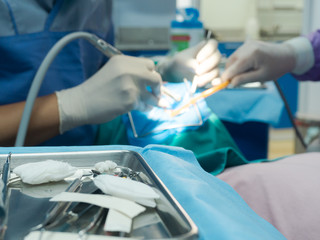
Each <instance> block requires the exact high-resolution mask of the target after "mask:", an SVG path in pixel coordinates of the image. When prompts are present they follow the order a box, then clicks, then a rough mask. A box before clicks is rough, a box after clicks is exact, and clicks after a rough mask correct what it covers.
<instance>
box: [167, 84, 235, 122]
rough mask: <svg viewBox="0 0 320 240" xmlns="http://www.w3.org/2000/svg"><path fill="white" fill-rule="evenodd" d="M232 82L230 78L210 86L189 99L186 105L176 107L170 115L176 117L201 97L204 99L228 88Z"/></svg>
mask: <svg viewBox="0 0 320 240" xmlns="http://www.w3.org/2000/svg"><path fill="white" fill-rule="evenodd" d="M229 83H230V80H228V81H225V82H223V83H221V84H219V85H217V86H214V87H212V88H209V89H207V90H205V91H203V92H202V93H200V94H199V95H197V96H196V97H193V98H191V99H190V100H189V102H188V103H186V104H185V105H183V106H181V107H179V108H177V109H175V110H172V111H171V113H170V116H171V117H175V116H177V115H178V114H180V113H181V112H182V111H183V110H185V109H186V108H188V107H190V106H191V105H194V104H196V103H197V101H199V100H200V99H204V98H206V97H209V96H211V95H212V94H214V93H216V92H218V91H220V90H222V89H224V88H226V87H227V86H228V85H229Z"/></svg>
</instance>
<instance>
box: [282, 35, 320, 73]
mask: <svg viewBox="0 0 320 240" xmlns="http://www.w3.org/2000/svg"><path fill="white" fill-rule="evenodd" d="M284 44H288V45H290V46H291V47H292V48H293V50H294V52H295V55H296V66H295V68H294V69H293V71H292V73H294V74H297V75H301V74H304V73H306V72H307V71H308V70H310V69H311V68H312V66H313V65H314V61H315V58H314V53H313V48H312V45H311V43H310V41H309V40H308V39H307V38H305V37H297V38H293V39H290V40H288V41H285V42H284Z"/></svg>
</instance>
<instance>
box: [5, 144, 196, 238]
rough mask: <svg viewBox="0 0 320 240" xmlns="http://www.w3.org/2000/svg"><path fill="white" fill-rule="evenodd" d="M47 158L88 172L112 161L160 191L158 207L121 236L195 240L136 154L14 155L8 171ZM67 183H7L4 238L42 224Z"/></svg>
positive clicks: (172, 201)
mask: <svg viewBox="0 0 320 240" xmlns="http://www.w3.org/2000/svg"><path fill="white" fill-rule="evenodd" d="M6 158H7V155H4V154H2V155H0V162H1V163H4V162H5V160H6ZM47 159H52V160H58V161H64V162H68V163H70V164H71V165H72V166H75V167H78V168H88V169H92V168H93V166H94V164H95V163H97V162H101V161H105V160H112V161H114V162H116V163H117V164H118V165H120V166H124V167H128V168H130V169H132V170H133V171H135V172H141V173H142V174H143V176H144V177H143V179H144V181H145V182H148V183H149V185H151V186H153V187H155V188H156V189H158V190H159V192H160V198H159V199H157V207H156V208H154V209H152V208H148V209H147V211H146V212H145V213H143V214H140V215H138V216H137V217H135V218H134V219H133V224H132V231H131V233H130V234H126V235H124V237H127V238H138V239H170V240H171V239H172V240H173V239H177V240H178V239H179V240H189V239H190V240H191V239H198V229H197V227H196V226H195V224H194V223H193V222H192V220H191V219H190V217H189V216H188V215H187V214H186V212H185V211H184V210H183V208H182V207H181V206H180V204H179V203H178V202H177V201H176V200H175V198H174V197H173V196H172V194H171V193H170V192H169V191H168V189H167V188H166V187H165V185H164V184H163V183H162V182H161V180H160V179H159V178H158V177H157V175H156V174H155V173H154V172H153V170H152V169H151V168H150V166H149V165H148V164H147V163H146V161H145V160H144V159H143V158H142V156H141V155H140V154H138V153H137V152H134V151H127V150H115V151H109V150H108V151H83V152H53V153H25V154H15V153H14V152H13V153H12V156H11V169H13V168H15V167H17V166H19V165H22V164H24V163H30V162H37V161H43V160H47ZM70 181H72V179H70ZM70 181H69V182H68V181H60V182H57V183H48V184H41V185H28V184H24V183H22V182H19V183H15V184H10V185H9V188H8V191H9V193H8V218H7V230H6V234H5V237H4V239H14V240H17V239H23V238H24V236H26V235H27V234H28V232H29V231H30V229H31V228H32V227H33V226H36V225H37V224H39V223H41V222H42V221H43V219H44V216H45V213H46V211H47V210H48V208H49V207H50V204H51V202H49V198H50V197H52V196H54V195H56V194H57V193H60V192H62V191H64V190H65V189H66V187H67V186H68V185H69V184H70ZM107 238H108V237H106V239H107Z"/></svg>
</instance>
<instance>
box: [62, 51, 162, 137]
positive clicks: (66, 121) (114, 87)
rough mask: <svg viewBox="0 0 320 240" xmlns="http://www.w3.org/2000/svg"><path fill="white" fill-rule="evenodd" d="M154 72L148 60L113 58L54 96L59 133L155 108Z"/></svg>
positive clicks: (157, 88)
mask: <svg viewBox="0 0 320 240" xmlns="http://www.w3.org/2000/svg"><path fill="white" fill-rule="evenodd" d="M154 69H155V66H154V63H153V61H151V60H149V59H144V58H136V57H130V56H124V55H119V56H114V57H112V58H111V59H110V60H109V61H108V62H107V63H106V64H105V65H104V66H103V67H102V68H101V69H100V70H99V71H98V72H97V73H96V74H94V75H93V76H92V77H91V78H89V79H88V80H86V81H85V82H83V83H82V84H80V85H78V86H76V87H73V88H70V89H66V90H62V91H59V92H56V95H57V99H58V107H59V114H60V133H63V132H65V131H67V130H69V129H71V128H74V127H78V126H81V125H85V124H100V123H104V122H107V121H110V120H112V119H114V118H115V117H117V116H119V115H121V114H124V113H127V112H129V111H131V110H133V109H136V110H141V111H143V110H145V109H146V108H148V106H150V105H153V106H157V105H158V101H159V97H158V96H159V95H160V84H161V76H160V74H159V73H157V72H156V71H154ZM147 87H148V88H149V91H148V90H147ZM150 90H151V92H150Z"/></svg>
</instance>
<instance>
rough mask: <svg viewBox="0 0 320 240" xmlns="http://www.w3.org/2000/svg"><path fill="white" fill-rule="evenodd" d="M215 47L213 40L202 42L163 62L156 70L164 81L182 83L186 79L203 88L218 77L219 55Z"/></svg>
mask: <svg viewBox="0 0 320 240" xmlns="http://www.w3.org/2000/svg"><path fill="white" fill-rule="evenodd" d="M217 47H218V43H217V41H215V40H213V39H210V40H206V41H202V42H200V43H199V44H197V45H196V46H194V47H191V48H188V49H185V50H183V51H181V52H179V53H177V54H176V55H174V56H173V57H172V58H171V59H169V60H165V61H163V62H162V63H160V65H159V66H158V70H159V72H160V74H161V76H162V78H163V80H164V81H168V82H182V81H183V79H184V78H186V79H188V80H190V81H193V80H196V81H197V85H198V87H203V86H205V85H206V84H207V83H210V82H211V81H212V80H213V79H215V78H216V77H217V76H218V75H219V70H218V64H219V62H220V58H221V54H220V52H219V50H218V48H217Z"/></svg>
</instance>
